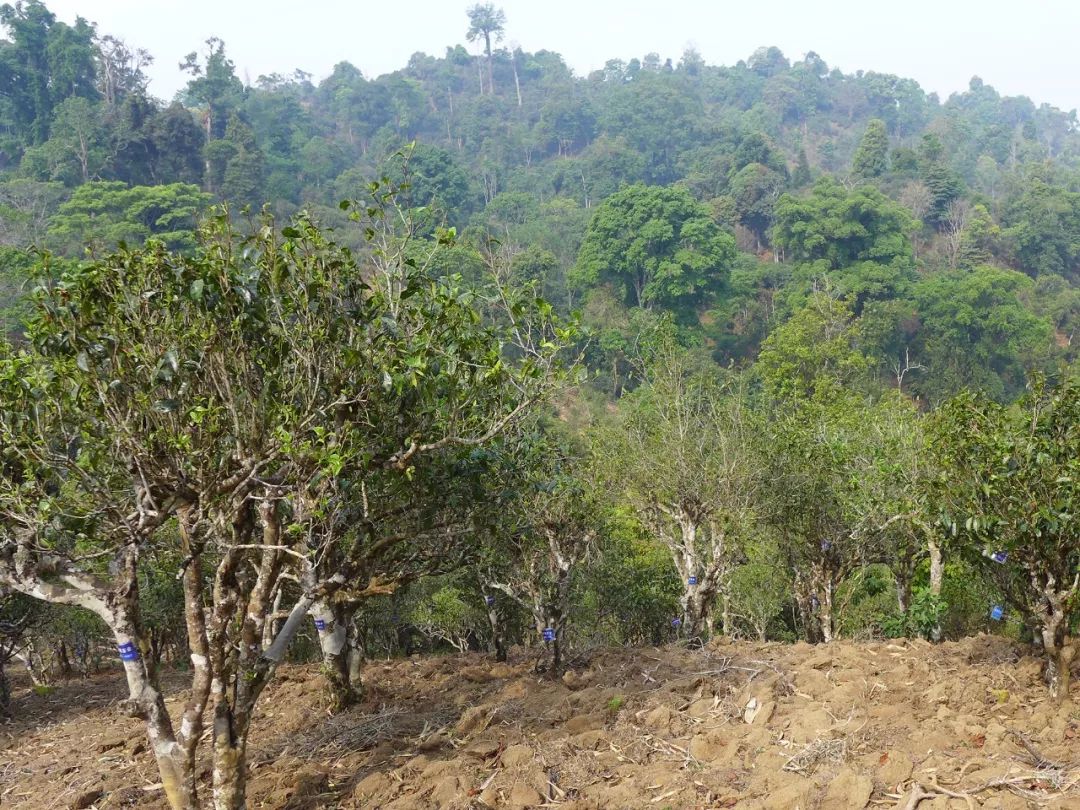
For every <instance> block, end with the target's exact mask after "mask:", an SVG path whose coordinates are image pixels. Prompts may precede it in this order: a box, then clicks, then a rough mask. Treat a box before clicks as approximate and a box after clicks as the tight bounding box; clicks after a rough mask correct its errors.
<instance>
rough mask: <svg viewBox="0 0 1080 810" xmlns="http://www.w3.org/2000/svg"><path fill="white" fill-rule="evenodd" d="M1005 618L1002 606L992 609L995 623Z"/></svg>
mask: <svg viewBox="0 0 1080 810" xmlns="http://www.w3.org/2000/svg"><path fill="white" fill-rule="evenodd" d="M1004 616H1005V608H1003V607H1002V606H1001V605H994V606H993V607H992V608H990V618H991V619H993V620H994V621H995V622H1000V621H1001V619H1002V617H1004Z"/></svg>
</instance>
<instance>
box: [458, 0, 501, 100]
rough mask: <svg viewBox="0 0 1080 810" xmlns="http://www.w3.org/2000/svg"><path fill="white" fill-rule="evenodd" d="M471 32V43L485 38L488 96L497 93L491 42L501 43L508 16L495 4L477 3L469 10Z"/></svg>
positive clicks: (467, 34) (467, 36)
mask: <svg viewBox="0 0 1080 810" xmlns="http://www.w3.org/2000/svg"><path fill="white" fill-rule="evenodd" d="M468 15H469V30H468V31H467V32H466V34H465V38H466V39H467V40H469V42H475V41H476V40H477V39H479V38H480V37H483V38H484V52H485V53H486V54H487V66H488V94H489V95H494V93H495V80H494V79H495V76H494V68H493V66H492V59H491V40H492V39H494V40H495V41H496V42H499V41H500V40H501V39H502V38H503V34H504V33H505V29H506V14H505V12H503V10H502V9H501V8H495V4H494V3H477V4H476V5H475V6H472V7H470V8H469V11H468Z"/></svg>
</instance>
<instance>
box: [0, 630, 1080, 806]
mask: <svg viewBox="0 0 1080 810" xmlns="http://www.w3.org/2000/svg"><path fill="white" fill-rule="evenodd" d="M534 664H535V658H534V656H533V654H532V653H530V652H528V651H524V650H522V651H518V652H517V654H516V655H515V656H512V659H511V662H510V663H509V664H497V663H494V662H493V661H491V660H490V659H488V658H486V657H484V656H481V655H475V654H470V655H460V656H447V657H438V658H413V659H409V660H397V661H392V662H388V663H379V662H375V663H371V664H369V665H368V668H367V671H366V677H367V683H368V687H369V693H368V698H367V700H366V701H365V703H364V704H363V705H361V706H359V707H357V708H355V709H353V710H351V711H348V712H345V713H343V714H341V715H338V716H336V717H330V716H328V715H327V713H326V712H325V711H324V710H323V709H321V708H320V707H321V705H322V703H323V697H322V688H321V684H320V680H319V674H318V669H317V667H315V666H293V667H286V668H284V669H283V670H281V671H280V673H279V677H278V678H277V679H276V680H275V682H274V683H273V684H272V685H271V686H270V687H269V688H268V690H267V692H266V693H265V695H264V697H263V699H262V701H261V703H260V709H259V712H258V716H257V719H256V721H255V729H254V732H253V740H252V751H251V752H250V762H251V764H252V774H251V781H250V785H249V790H248V795H249V806H250V807H252V808H291V809H292V810H301V809H302V808H388V809H389V808H397V809H399V810H404V809H405V808H462V809H464V808H502V807H507V808H525V807H541V806H542V807H561V808H565V810H571V809H578V810H583V809H584V808H650V809H652V810H664V809H665V808H696V807H701V808H714V807H739V808H778V809H779V808H802V810H811V809H812V808H828V809H830V810H840V808H860V807H897V808H906V809H907V810H911V808H915V807H918V808H920V809H921V810H929V809H931V808H932V809H933V810H942V809H943V808H957V809H958V810H968V809H969V808H977V807H984V808H1002V809H1011V808H1027V807H1053V808H1077V809H1078V810H1080V703H1078V702H1072V703H1068V702H1067V703H1065V704H1063V705H1055V704H1054V703H1052V702H1051V701H1050V700H1049V698H1048V696H1047V694H1046V689H1045V686H1044V685H1043V683H1042V680H1041V677H1040V671H1041V662H1040V661H1039V660H1038V659H1037V658H1033V657H1031V656H1030V655H1029V651H1028V650H1027V649H1025V648H1022V647H1018V646H1016V645H1014V644H1012V643H1010V642H1008V641H1006V640H1004V639H1001V638H996V637H989V636H981V637H978V638H972V639H967V640H965V641H962V642H956V643H946V644H940V645H930V644H928V643H925V642H918V641H907V642H893V643H885V642H882V643H858V644H857V643H850V642H837V643H835V644H832V645H829V646H816V647H815V646H809V645H805V644H795V645H780V644H750V643H734V644H713V645H710V646H709V647H707V648H706V649H703V650H689V649H686V648H684V647H679V646H668V647H661V648H644V649H602V650H594V651H592V652H591V653H590V654H588V655H587V656H585V657H584V658H583V659H582V660H581V661H580V662H578V666H577V667H576V668H575V669H573V670H572V671H571V672H569V673H568V674H567V675H566V676H565V677H563V678H562V679H560V680H556V681H552V680H550V679H547V678H545V677H543V676H541V675H538V674H536V673H535V672H534ZM168 683H169V684H170V686H171V687H172V690H171V692H170V705H176V704H178V703H179V702H181V701H182V700H183V699H184V697H185V695H184V691H183V676H182V674H179V673H178V674H176V675H174V676H170V677H169V679H168ZM19 686H22V684H19ZM1073 694H1074V700H1080V694H1078V689H1077V687H1076V686H1074V690H1073ZM15 695H16V699H15V706H14V708H15V712H16V717H17V720H16V721H14V722H11V723H8V724H7V725H0V807H3V808H30V807H32V808H34V810H50V809H51V808H66V807H75V806H82V807H97V808H117V807H147V808H159V807H165V804H164V800H163V797H162V793H161V791H160V789H159V787H158V785H157V777H156V770H155V767H154V762H153V758H152V756H151V755H150V754H149V753H148V752H147V751H146V748H145V744H144V742H143V736H142V734H141V731H140V726H139V723H138V722H137V721H134V720H130V719H127V718H124V717H121V716H119V715H118V714H117V712H116V710H115V705H114V704H115V703H116V702H117V701H118V700H120V699H121V698H122V697H123V682H122V678H120V676H119V674H108V675H103V676H101V677H98V678H94V679H89V680H85V681H72V682H69V683H65V684H62V685H60V686H59V687H58V688H57V689H56V690H55V691H54V692H52V693H50V694H48V695H44V696H43V695H39V694H36V693H35V692H33V691H32V690H30V689H29V688H17V689H16V692H15ZM924 794H927V795H925V797H924Z"/></svg>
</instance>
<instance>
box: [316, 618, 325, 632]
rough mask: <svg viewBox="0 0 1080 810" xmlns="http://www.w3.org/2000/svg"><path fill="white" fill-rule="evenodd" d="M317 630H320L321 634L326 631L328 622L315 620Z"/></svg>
mask: <svg viewBox="0 0 1080 810" xmlns="http://www.w3.org/2000/svg"><path fill="white" fill-rule="evenodd" d="M315 629H316V630H318V631H319V632H320V633H321V632H322V631H323V630H325V629H326V620H325V619H316V620H315Z"/></svg>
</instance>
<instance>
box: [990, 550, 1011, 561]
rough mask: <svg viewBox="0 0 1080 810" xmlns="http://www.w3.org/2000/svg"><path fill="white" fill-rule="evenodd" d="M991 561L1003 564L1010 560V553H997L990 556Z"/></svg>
mask: <svg viewBox="0 0 1080 810" xmlns="http://www.w3.org/2000/svg"><path fill="white" fill-rule="evenodd" d="M990 559H991V560H993V561H994V562H996V563H1003V562H1005V561H1006V560H1007V559H1009V552H1007V551H995V552H994V553H993V554H991V555H990Z"/></svg>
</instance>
